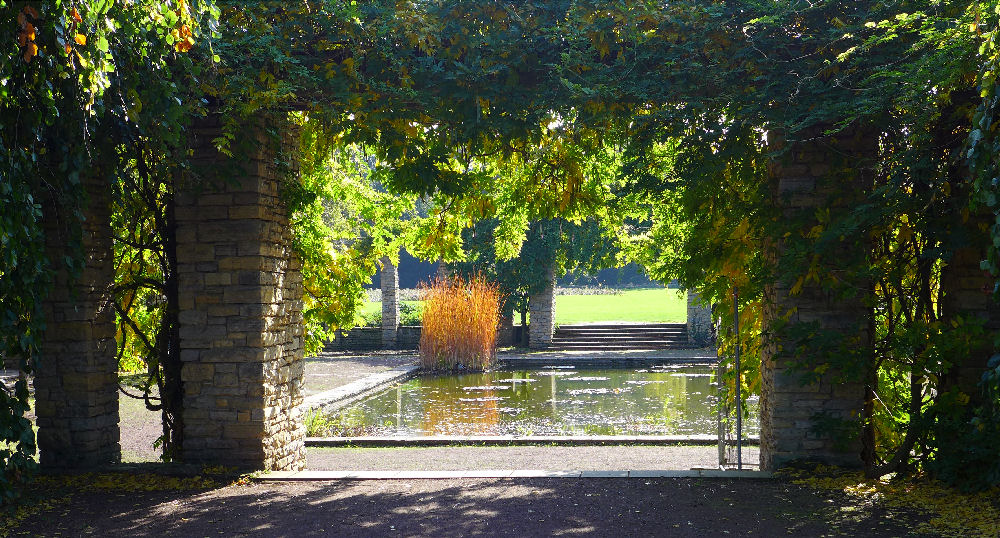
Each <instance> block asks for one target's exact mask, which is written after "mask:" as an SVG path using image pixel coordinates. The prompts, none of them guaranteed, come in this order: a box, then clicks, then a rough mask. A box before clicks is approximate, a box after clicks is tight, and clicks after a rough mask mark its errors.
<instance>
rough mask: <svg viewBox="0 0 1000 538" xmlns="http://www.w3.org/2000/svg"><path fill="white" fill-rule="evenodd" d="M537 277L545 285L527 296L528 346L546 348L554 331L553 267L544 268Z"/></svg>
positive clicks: (554, 286) (554, 283)
mask: <svg viewBox="0 0 1000 538" xmlns="http://www.w3.org/2000/svg"><path fill="white" fill-rule="evenodd" d="M541 273H542V274H541V275H540V276H539V278H541V279H542V281H543V282H544V283H545V286H544V287H543V288H542V290H541V291H539V292H538V293H535V294H532V295H530V296H528V315H529V316H530V318H529V320H530V322H531V323H530V324H529V325H528V347H529V348H530V349H546V348H548V347H549V346H551V345H552V336H553V335H554V334H555V331H556V274H555V269H554V268H552V267H548V268H546V269H544V270H543V271H542V272H541Z"/></svg>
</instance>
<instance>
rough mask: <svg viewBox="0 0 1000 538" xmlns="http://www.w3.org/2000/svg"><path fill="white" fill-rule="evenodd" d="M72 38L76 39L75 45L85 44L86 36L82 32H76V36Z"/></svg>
mask: <svg viewBox="0 0 1000 538" xmlns="http://www.w3.org/2000/svg"><path fill="white" fill-rule="evenodd" d="M73 40H74V41H76V44H77V45H86V44H87V36H85V35H83V34H76V37H74V38H73Z"/></svg>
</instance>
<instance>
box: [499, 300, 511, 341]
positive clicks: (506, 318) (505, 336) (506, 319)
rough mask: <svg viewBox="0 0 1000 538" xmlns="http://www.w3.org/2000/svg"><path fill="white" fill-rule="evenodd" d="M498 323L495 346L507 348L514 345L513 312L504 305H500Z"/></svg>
mask: <svg viewBox="0 0 1000 538" xmlns="http://www.w3.org/2000/svg"><path fill="white" fill-rule="evenodd" d="M501 308H502V310H501V311H500V323H499V324H497V346H498V347H507V346H512V345H514V310H513V309H511V307H509V306H506V305H501Z"/></svg>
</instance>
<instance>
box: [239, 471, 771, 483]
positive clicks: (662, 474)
mask: <svg viewBox="0 0 1000 538" xmlns="http://www.w3.org/2000/svg"><path fill="white" fill-rule="evenodd" d="M460 478H723V479H725V478H739V479H769V478H772V474H771V473H769V472H765V471H723V470H716V469H691V470H686V471H685V470H624V471H543V470H536V469H519V470H482V469H480V470H469V471H273V472H270V473H267V474H264V475H261V476H259V477H257V478H255V480H256V481H258V482H323V481H331V480H442V479H444V480H447V479H460Z"/></svg>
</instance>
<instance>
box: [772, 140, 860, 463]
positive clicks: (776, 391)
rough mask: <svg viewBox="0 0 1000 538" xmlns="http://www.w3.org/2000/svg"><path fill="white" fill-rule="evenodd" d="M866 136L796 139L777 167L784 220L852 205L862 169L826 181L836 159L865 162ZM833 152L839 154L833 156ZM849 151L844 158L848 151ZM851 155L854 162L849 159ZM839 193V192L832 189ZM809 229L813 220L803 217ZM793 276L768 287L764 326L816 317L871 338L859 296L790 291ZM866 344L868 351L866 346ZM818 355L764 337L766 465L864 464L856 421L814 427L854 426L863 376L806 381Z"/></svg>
mask: <svg viewBox="0 0 1000 538" xmlns="http://www.w3.org/2000/svg"><path fill="white" fill-rule="evenodd" d="M864 144H865V141H864V140H858V139H855V138H853V137H851V136H850V135H847V136H844V137H841V138H840V139H836V140H830V139H820V140H816V141H813V142H810V143H799V144H797V145H795V146H793V147H792V148H791V149H790V150H789V151H788V152H787V154H786V155H784V158H783V159H782V160H781V162H780V163H778V164H776V165H775V166H774V167H773V170H772V178H773V181H774V184H773V185H774V187H776V192H775V203H776V204H778V208H779V209H780V210H781V211H782V213H783V214H784V215H785V217H786V219H789V220H790V219H793V218H794V217H796V216H802V215H805V216H807V218H812V217H811V215H814V214H815V210H816V208H817V207H824V208H826V209H831V210H832V211H837V209H838V207H839V208H843V207H846V206H847V205H849V204H850V198H851V196H852V195H851V193H856V192H858V191H859V188H860V187H862V185H861V181H862V180H861V179H860V178H861V177H862V176H863V174H862V173H861V171H860V169H855V171H856V173H855V174H854V176H853V178H851V179H849V180H847V181H845V180H844V178H843V177H841V178H838V179H837V180H836V181H831V180H829V174H830V172H831V162H832V161H838V162H840V163H841V164H840V165H838V166H848V167H858V166H859V163H862V162H864V159H863V157H864V156H865V154H864ZM835 156H836V157H835ZM845 157H846V158H845ZM844 162H847V163H849V164H846V165H845V164H844ZM835 194H839V196H832V195H835ZM806 226H807V228H806V229H808V226H809V224H806ZM782 241H783V238H782V237H777V238H774V239H773V247H774V248H773V251H772V255H774V256H775V257H776V259H777V260H780V255H781V253H782V249H783V243H782ZM823 262H824V263H827V264H828V265H827V267H826V268H827V269H835V268H836V266H835V265H829V264H836V263H837V262H836V260H824V261H823ZM792 285H793V283H792V282H785V281H781V280H779V281H778V282H776V283H775V284H774V285H773V287H771V288H770V289H769V290H767V296H768V297H769V299H770V301H769V302H770V305H769V308H768V309H767V311H766V315H765V320H764V322H765V331H769V330H773V329H775V328H776V327H778V326H780V325H781V320H784V319H787V320H788V321H789V322H790V323H793V324H794V323H810V322H816V323H818V326H819V330H820V331H825V332H834V333H840V334H842V335H847V336H851V337H854V338H856V342H857V345H858V346H862V347H863V346H864V345H865V344H867V336H866V335H867V330H868V329H867V319H868V315H867V310H866V308H865V306H864V304H863V301H862V300H861V299H860V298H859V297H855V298H844V297H841V296H837V295H835V294H834V293H831V292H829V291H825V290H823V289H821V288H819V287H818V286H815V285H813V284H806V285H805V286H804V287H803V288H802V291H801V293H798V294H792V293H791V287H792ZM862 351H863V350H862ZM818 360H819V359H817V358H814V357H806V356H796V355H795V352H794V351H793V350H792V343H791V342H789V341H787V340H785V339H781V338H780V337H779V336H776V337H774V338H771V339H770V340H769V341H767V342H766V343H765V346H764V349H763V350H762V357H761V377H762V379H761V381H762V394H761V434H760V439H761V441H760V442H761V456H760V457H761V468H762V469H765V470H770V469H775V468H778V467H781V466H782V465H784V464H785V463H786V462H789V461H792V460H797V459H808V460H817V461H822V462H825V463H828V464H836V465H844V466H859V465H860V464H861V445H860V440H859V436H857V435H854V436H851V435H849V433H855V432H858V431H860V428H859V427H853V429H852V428H851V427H848V428H844V429H843V430H837V429H835V428H831V426H830V425H829V424H827V425H826V426H823V427H820V428H819V429H816V427H817V422H816V421H817V419H820V418H821V417H825V418H828V419H834V420H843V421H847V423H848V424H853V425H854V426H857V419H858V417H859V413H860V412H861V410H862V408H863V402H864V389H863V385H862V384H861V382H860V381H858V382H853V381H851V382H844V380H841V379H838V376H837V372H835V371H832V370H828V371H826V372H825V373H824V374H822V375H821V376H820V379H819V381H818V382H817V383H812V384H806V385H803V384H802V378H801V375H800V372H799V371H796V370H794V369H793V368H792V365H793V364H794V363H795V362H796V361H802V362H804V363H806V364H809V363H810V362H816V361H818Z"/></svg>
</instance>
